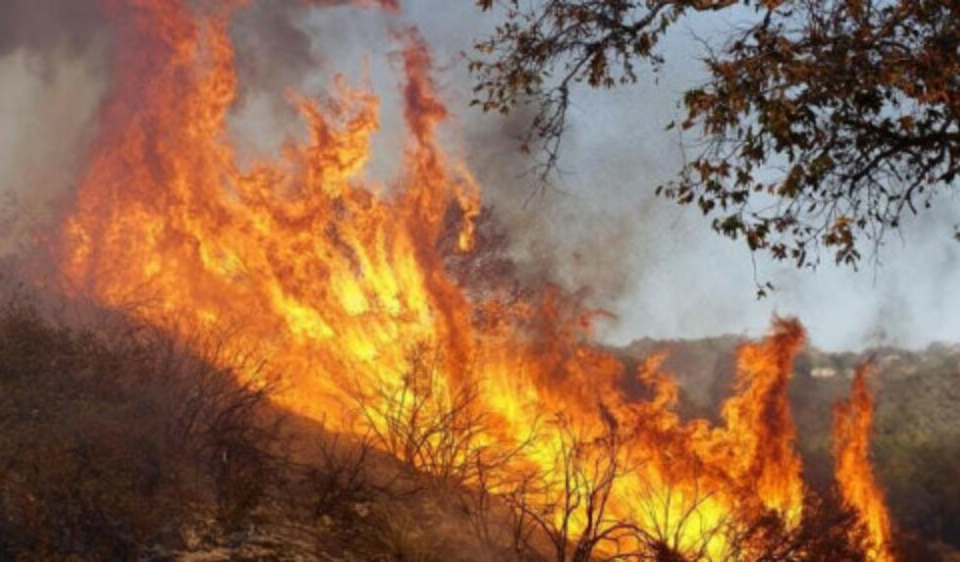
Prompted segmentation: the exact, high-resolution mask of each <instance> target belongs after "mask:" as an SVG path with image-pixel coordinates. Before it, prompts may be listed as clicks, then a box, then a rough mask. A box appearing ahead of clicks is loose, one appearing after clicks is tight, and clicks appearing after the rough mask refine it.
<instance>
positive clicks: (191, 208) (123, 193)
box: [61, 0, 875, 559]
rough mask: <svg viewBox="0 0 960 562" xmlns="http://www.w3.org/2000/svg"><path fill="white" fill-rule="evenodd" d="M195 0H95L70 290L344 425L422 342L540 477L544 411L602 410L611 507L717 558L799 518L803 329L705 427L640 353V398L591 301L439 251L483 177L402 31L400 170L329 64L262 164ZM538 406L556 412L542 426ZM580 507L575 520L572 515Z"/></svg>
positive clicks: (296, 407) (366, 111)
mask: <svg viewBox="0 0 960 562" xmlns="http://www.w3.org/2000/svg"><path fill="white" fill-rule="evenodd" d="M208 4H214V7H210V6H209V5H208V6H207V7H205V8H198V7H195V6H192V5H191V3H190V2H188V1H187V0H170V1H165V2H155V1H153V0H125V1H121V0H110V1H109V2H107V3H106V6H107V10H108V12H109V14H110V16H111V17H112V18H113V19H114V20H115V21H116V23H117V25H116V28H117V37H116V43H117V53H118V55H117V61H116V68H117V70H116V84H115V91H114V92H113V95H112V96H111V97H110V99H109V101H108V103H107V104H106V106H105V107H104V108H103V111H102V116H101V122H100V136H99V139H98V141H97V143H96V145H95V149H94V151H93V155H92V159H91V162H90V164H89V167H88V170H87V172H86V175H85V177H84V178H83V180H82V183H81V186H80V188H79V191H78V198H77V203H76V209H75V212H74V213H73V214H72V215H71V216H70V217H69V218H68V219H67V221H66V222H65V224H64V228H63V232H62V239H63V248H64V254H63V257H62V259H61V265H62V270H63V273H64V278H65V280H66V283H67V284H68V286H69V287H71V290H73V291H77V292H90V293H91V294H92V295H94V296H95V297H96V298H97V299H98V300H100V301H101V302H104V303H106V304H108V305H111V306H116V307H130V306H131V305H134V306H132V307H131V308H130V309H131V310H133V311H134V313H135V314H137V315H139V316H140V317H142V318H143V319H145V320H147V321H150V322H154V323H157V324H161V325H164V326H166V327H169V328H170V329H172V330H174V331H176V332H178V333H180V334H182V335H183V336H184V337H190V336H191V334H194V333H195V332H196V331H198V330H204V329H209V328H210V327H216V328H218V329H223V330H226V331H228V332H229V333H230V334H231V335H232V339H231V340H230V341H231V342H232V343H233V345H235V346H236V347H237V348H238V349H245V348H247V347H249V346H255V347H256V348H257V349H258V350H259V351H260V352H261V353H263V354H264V356H265V357H267V359H268V361H269V363H270V365H271V366H272V368H273V369H274V370H277V371H279V372H280V373H282V375H283V377H284V381H285V385H284V390H283V392H282V395H281V396H280V397H279V399H280V401H281V402H282V403H283V404H284V405H286V406H287V407H289V408H290V409H291V410H293V411H295V412H297V413H299V414H302V415H306V416H310V417H313V418H318V419H319V418H326V419H327V420H328V421H332V422H334V423H340V425H339V426H338V427H335V429H339V430H341V431H350V430H351V429H352V426H351V425H350V422H348V421H346V419H345V420H344V421H341V422H338V419H339V418H337V417H336V416H329V415H328V414H331V413H336V412H338V411H340V410H342V409H343V408H344V407H345V405H347V404H349V403H350V401H351V400H354V399H356V397H357V396H361V397H367V398H366V399H368V400H377V396H378V392H379V391H381V390H382V389H390V388H397V387H400V386H402V385H404V384H406V383H407V381H408V380H409V377H410V375H411V353H413V352H414V350H418V349H419V350H422V349H430V350H436V352H435V353H434V354H433V357H434V359H432V362H433V363H432V367H431V369H432V371H431V372H433V371H435V373H436V375H437V385H438V386H437V388H435V389H433V391H434V392H440V393H446V394H447V395H449V396H453V395H455V394H456V393H457V392H458V391H459V389H463V388H466V387H470V388H476V389H477V397H476V398H477V402H476V404H475V405H473V406H471V407H472V408H476V409H477V410H479V411H482V413H483V415H484V416H486V418H487V419H488V420H490V421H489V423H487V424H485V425H484V428H485V429H484V434H483V435H481V436H480V439H481V440H482V441H483V443H484V446H485V447H487V448H490V449H494V450H496V449H497V448H501V449H503V450H511V448H512V447H515V446H516V445H517V444H518V443H524V442H528V441H531V436H532V435H534V434H536V435H537V437H536V439H533V440H532V441H531V443H530V445H529V446H528V447H526V448H524V449H523V452H522V454H521V455H520V457H521V458H520V459H518V460H517V462H516V463H513V464H512V465H511V468H510V470H515V471H517V472H520V471H522V470H526V469H529V468H531V467H532V468H534V469H536V470H537V471H539V473H540V474H542V475H545V476H544V478H545V479H549V478H550V475H556V474H557V473H558V471H560V470H562V467H560V466H559V465H558V462H559V461H558V459H561V458H562V457H563V455H564V454H565V451H567V449H566V448H565V447H566V444H565V442H564V439H563V435H564V433H563V431H560V430H557V427H558V423H554V422H556V421H557V420H562V423H561V424H559V425H562V427H563V428H564V431H568V432H569V433H570V434H574V435H578V436H582V437H583V439H584V440H585V441H586V442H592V443H598V442H600V441H599V437H598V436H601V435H604V434H605V433H610V432H611V429H612V428H615V433H616V435H617V437H616V440H617V448H616V451H615V452H614V453H613V455H612V456H610V457H608V458H607V461H608V462H612V463H614V464H615V465H616V466H619V467H629V469H628V470H624V472H623V474H621V475H619V477H618V478H617V479H616V481H615V482H613V483H612V485H611V487H610V489H609V490H608V492H609V497H610V500H609V506H608V513H609V514H610V515H609V516H610V517H615V518H617V520H623V521H630V522H633V524H634V525H635V526H637V527H639V528H641V529H643V530H644V532H645V536H648V537H654V538H655V539H656V540H655V542H656V541H659V542H660V543H663V544H664V545H665V546H666V547H669V548H670V549H672V550H673V551H676V552H678V553H684V552H691V553H693V552H695V553H700V554H701V556H703V557H707V558H715V559H720V558H723V557H724V556H725V555H726V553H727V549H728V542H729V541H728V533H727V532H726V531H725V529H732V528H734V527H735V522H736V521H737V520H738V519H740V518H743V517H745V514H751V513H759V512H761V511H764V510H773V511H775V512H777V513H779V514H780V515H781V516H782V517H783V518H784V520H785V521H786V522H787V523H788V525H796V524H797V523H798V521H799V518H800V514H801V510H802V502H803V495H804V487H803V483H802V481H801V478H800V468H801V467H800V461H799V458H798V456H797V454H796V452H795V448H794V441H795V433H796V431H795V428H794V426H793V421H792V418H791V416H790V412H789V407H788V404H787V398H786V390H787V383H788V381H789V378H790V374H791V370H792V360H793V356H794V354H795V353H796V351H797V350H798V349H799V347H800V346H801V345H802V343H803V340H804V335H803V331H802V329H801V328H800V326H799V324H797V323H796V322H791V321H778V322H777V323H776V325H775V327H774V331H773V333H772V335H771V336H770V337H769V338H768V339H766V340H764V341H763V342H760V343H757V344H749V345H746V346H744V347H743V348H742V349H741V351H740V356H739V362H738V371H739V373H738V380H737V387H736V388H737V394H736V396H735V397H733V398H732V399H731V400H730V401H729V402H728V403H727V404H726V405H725V406H724V408H723V419H724V422H725V423H724V424H723V425H722V426H719V427H711V426H709V425H708V424H707V423H706V422H705V421H700V420H698V421H692V422H683V421H681V420H680V418H679V417H678V415H677V414H676V413H675V412H674V410H673V406H674V403H675V401H676V397H677V393H678V389H677V387H676V386H675V384H674V383H673V381H672V380H671V379H670V378H669V377H668V376H667V375H665V374H664V373H662V372H661V371H660V369H659V368H658V367H659V366H658V362H657V361H656V360H651V361H650V362H648V364H647V365H645V366H644V368H642V369H641V370H640V372H639V373H638V376H639V377H640V378H641V379H642V380H643V382H645V383H646V384H647V385H648V386H650V387H651V388H653V389H654V391H655V392H654V396H653V397H652V398H651V399H649V400H647V401H632V400H630V399H629V398H628V397H627V396H626V394H625V393H624V391H623V384H622V383H623V380H622V379H623V377H624V376H625V373H624V368H623V366H622V364H621V363H620V362H619V361H617V360H616V359H614V358H613V357H611V356H608V355H606V354H604V353H601V352H599V351H597V349H596V347H595V346H592V345H590V321H589V316H590V315H589V314H588V313H585V312H583V311H580V310H579V309H578V307H577V304H576V302H575V300H573V299H570V298H567V297H566V295H565V294H564V293H563V292H562V291H560V290H559V289H547V288H545V289H543V290H542V291H540V292H539V293H538V295H539V296H536V297H530V298H526V299H517V298H506V297H505V296H504V294H503V291H502V290H499V289H489V290H484V291H479V290H477V291H471V290H469V289H468V288H467V287H464V286H463V283H461V282H458V281H457V280H456V279H455V278H454V276H453V275H452V274H451V273H450V271H449V269H450V268H449V266H448V264H449V262H450V259H451V253H454V254H460V255H468V256H469V255H471V253H473V252H476V251H478V250H476V249H475V248H474V246H475V244H474V235H475V232H474V228H475V227H474V221H475V219H476V217H477V216H478V215H479V212H480V207H481V199H480V196H481V194H480V189H479V186H478V185H477V183H476V182H475V180H474V178H473V176H472V175H471V174H470V172H469V170H468V168H467V166H466V165H465V163H464V162H462V161H461V160H459V159H457V158H456V157H454V156H452V155H450V154H448V153H446V152H445V151H444V150H442V149H441V147H440V145H439V143H438V142H437V140H436V139H435V136H434V135H435V130H436V128H437V127H438V126H439V125H440V124H441V123H442V122H443V120H444V119H445V118H446V115H447V111H446V108H445V107H444V105H443V103H442V102H441V100H440V99H439V97H438V96H437V94H436V93H435V91H434V88H433V84H432V81H431V79H430V76H429V71H430V54H429V51H428V49H427V47H426V45H425V44H424V42H423V41H422V40H421V39H419V37H418V36H417V35H416V34H415V33H414V32H407V33H404V34H401V35H402V42H403V51H402V54H403V71H404V73H405V76H406V82H405V86H404V88H403V92H402V93H403V101H404V108H403V109H404V116H405V119H406V124H407V129H408V135H407V139H406V144H405V149H404V151H403V154H402V156H401V158H402V162H403V166H402V171H401V172H400V173H399V174H398V176H397V177H396V178H395V179H393V180H392V181H389V182H372V181H370V180H369V179H368V178H367V177H366V175H365V173H366V170H367V165H368V162H369V161H370V159H371V154H370V148H369V147H370V139H371V136H372V135H373V134H374V133H375V132H376V131H377V129H378V117H377V115H378V104H379V100H378V98H377V97H376V96H375V95H374V94H372V93H370V92H367V91H363V90H358V89H354V88H351V87H349V86H347V85H346V84H344V83H343V81H338V82H337V86H336V88H335V92H334V95H333V96H332V98H331V99H330V100H327V101H324V102H317V101H311V100H308V99H306V98H302V97H301V98H298V101H297V102H296V103H297V104H298V107H299V109H300V112H301V114H302V115H303V118H304V120H305V122H306V124H307V126H308V128H309V139H308V140H307V141H305V142H301V143H294V142H291V143H289V144H288V145H287V146H286V148H285V150H284V153H283V158H282V159H281V160H280V161H278V162H258V163H255V164H253V165H251V166H247V167H243V166H241V165H240V164H238V162H237V157H236V156H235V151H234V149H233V148H232V145H231V143H230V140H229V138H228V134H227V130H226V118H227V116H228V112H229V110H230V108H231V106H232V105H233V103H234V102H235V101H236V99H237V93H236V91H237V74H236V71H235V68H234V53H233V46H232V43H231V40H230V37H229V33H228V27H229V24H230V20H231V15H232V14H233V13H234V12H235V11H236V10H237V9H240V8H241V7H242V2H227V1H224V2H220V3H216V2H214V3H208ZM384 5H385V6H392V5H393V4H392V3H391V2H386V3H384ZM451 225H453V238H454V240H455V244H452V249H451V245H447V244H445V243H444V241H445V240H447V239H448V238H449V237H450V235H451ZM381 396H382V393H381ZM371 411H376V408H371ZM561 414H562V415H561ZM374 417H375V416H374ZM544 419H547V420H553V421H551V423H550V424H547V425H548V426H549V428H553V429H551V430H548V431H539V430H538V428H542V427H543V426H544ZM858 419H859V418H858ZM380 421H382V420H380ZM373 423H378V420H376V419H374V420H373ZM867 424H868V425H869V421H868V422H867ZM850 430H851V431H855V430H858V428H857V427H852V426H851V427H850ZM844 435H848V433H844ZM861 436H863V435H861ZM846 451H847V449H844V452H846ZM578 454H581V453H580V452H578ZM582 454H586V455H591V454H596V453H591V452H586V453H582ZM844 458H846V456H845V457H844ZM859 458H860V457H856V453H854V457H852V460H845V461H843V462H841V463H840V472H841V474H843V475H844V476H842V477H841V481H842V482H844V484H845V486H848V487H849V489H851V490H857V489H858V488H857V487H856V485H855V484H851V483H847V482H845V481H844V480H843V479H844V478H853V479H859V480H857V482H865V481H866V480H863V478H864V476H863V475H862V474H859V473H858V474H854V473H853V472H852V471H854V470H860V469H864V468H869V467H868V466H864V465H861V464H858V462H859V461H858V460H857V459H859ZM861 460H862V459H861ZM594 466H599V464H598V463H594ZM847 475H849V476H847ZM869 482H872V480H871V481H869ZM873 491H875V489H874V488H872V487H869V486H868V488H867V489H865V491H864V492H862V493H861V492H854V495H853V496H851V501H852V502H853V503H855V504H856V505H858V506H863V505H867V504H864V503H861V501H862V500H861V499H859V498H861V497H862V495H863V493H872V492H873ZM543 493H546V492H543ZM858 494H859V495H858ZM871 497H872V496H871ZM541 499H542V500H544V501H546V498H541ZM590 524H591V523H590V521H588V520H586V518H585V517H583V516H575V517H574V521H573V526H574V527H576V528H577V532H582V531H583V530H584V528H585V527H586V526H588V525H590Z"/></svg>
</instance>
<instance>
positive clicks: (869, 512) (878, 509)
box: [833, 364, 894, 561]
mask: <svg viewBox="0 0 960 562" xmlns="http://www.w3.org/2000/svg"><path fill="white" fill-rule="evenodd" d="M869 376H870V366H869V365H868V364H863V365H861V366H860V367H858V368H857V372H856V375H855V377H854V379H853V389H852V391H851V394H850V397H849V398H848V399H847V400H845V401H844V402H841V403H839V404H837V406H836V411H835V412H834V426H833V438H834V444H833V449H834V452H833V456H834V459H835V463H836V477H837V482H838V484H839V486H840V491H841V494H842V496H843V499H844V501H845V502H846V503H847V504H848V505H849V506H850V507H852V508H853V509H855V510H856V512H857V514H858V516H859V518H860V521H861V523H862V525H863V526H864V528H865V529H866V532H867V536H868V538H869V540H870V542H871V548H872V553H871V554H872V558H873V559H875V560H881V561H890V560H893V559H894V558H893V555H892V554H891V553H890V542H891V541H890V537H891V530H890V529H891V527H890V518H889V516H888V515H887V508H886V504H884V501H883V493H882V492H881V490H880V487H879V486H878V485H877V482H876V480H875V479H874V476H873V465H872V463H871V462H870V430H871V426H872V424H873V397H872V396H871V395H870V388H869V387H868V386H867V379H868V378H869Z"/></svg>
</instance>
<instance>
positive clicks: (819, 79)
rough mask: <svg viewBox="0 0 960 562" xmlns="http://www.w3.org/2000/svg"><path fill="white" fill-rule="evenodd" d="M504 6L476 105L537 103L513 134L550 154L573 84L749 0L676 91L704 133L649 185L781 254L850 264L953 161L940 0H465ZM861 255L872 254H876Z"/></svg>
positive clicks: (633, 63) (957, 15) (589, 81)
mask: <svg viewBox="0 0 960 562" xmlns="http://www.w3.org/2000/svg"><path fill="white" fill-rule="evenodd" d="M478 4H479V5H480V7H481V8H483V9H485V10H486V9H494V8H495V7H498V9H500V10H502V11H503V12H504V14H503V15H504V18H503V21H502V23H501V24H500V25H499V26H498V27H497V28H496V29H495V30H494V32H493V34H492V35H491V36H490V37H488V38H486V39H484V40H482V41H480V42H479V43H478V44H477V48H478V53H479V56H478V57H477V58H475V59H474V60H472V61H471V69H472V70H473V72H474V73H475V76H476V77H477V84H476V99H475V103H476V104H478V105H480V106H481V107H482V108H483V109H484V110H486V111H502V112H509V111H511V110H513V109H514V108H515V107H517V106H518V105H520V104H528V103H532V104H534V106H535V107H536V108H537V112H536V113H535V117H534V120H533V122H532V126H531V128H530V130H529V134H528V137H527V139H526V141H527V144H526V145H525V146H529V143H531V142H538V141H539V142H540V143H541V145H542V147H543V148H544V149H545V151H546V155H547V159H546V162H545V166H546V169H547V170H550V169H552V168H553V167H554V166H555V164H556V159H557V156H558V154H559V147H560V141H561V139H562V137H563V133H564V130H565V128H566V125H567V110H568V108H569V106H570V96H571V90H572V87H573V86H574V85H575V84H584V85H587V86H589V87H594V88H610V87H614V86H616V85H618V84H623V83H632V82H635V81H637V72H636V69H637V65H638V64H649V65H653V66H654V67H655V68H656V67H659V66H660V64H661V62H662V61H663V58H662V53H660V52H659V51H658V49H657V47H658V44H659V43H660V40H661V39H662V38H663V36H664V34H665V33H666V32H667V31H668V30H669V29H670V28H671V27H672V26H674V25H675V24H676V23H677V22H678V20H680V19H681V18H682V17H684V16H685V15H687V14H689V13H690V12H691V11H692V10H699V11H703V10H708V9H713V10H721V9H730V8H731V7H732V6H733V5H735V4H741V5H743V6H746V7H747V8H750V9H751V10H752V13H751V14H750V15H749V17H747V18H746V20H745V25H743V26H741V27H739V28H737V29H730V30H728V31H727V35H726V37H727V39H726V41H725V42H724V44H723V45H722V46H720V47H716V48H714V47H710V46H705V47H704V53H703V56H704V61H705V63H706V69H707V76H708V77H707V80H706V81H705V83H703V84H702V85H701V86H699V87H697V88H694V89H692V90H690V91H687V92H686V93H685V95H684V98H683V104H684V107H685V111H686V118H685V119H684V121H683V123H682V127H683V128H684V129H685V130H686V129H697V130H699V131H700V132H701V134H702V135H703V137H702V142H700V143H698V149H697V152H696V153H695V154H694V155H693V156H692V157H691V159H690V160H689V161H687V162H685V163H684V164H683V167H682V169H681V170H680V171H679V173H678V175H677V177H676V178H675V179H674V180H673V181H670V182H669V183H667V184H664V185H661V186H659V187H658V188H657V192H658V193H660V194H661V195H664V196H666V197H668V198H671V199H673V200H675V201H677V202H678V203H680V204H684V205H696V206H698V207H699V208H700V210H701V211H702V212H703V213H704V214H705V215H707V216H709V217H711V218H712V219H713V222H712V224H713V227H714V229H715V230H717V231H718V232H720V233H722V234H724V235H726V236H729V237H731V238H740V239H743V240H745V241H746V243H747V244H748V246H749V247H750V249H751V250H753V251H765V252H768V253H769V254H771V255H772V256H773V257H774V258H776V259H778V260H789V261H792V262H793V263H795V264H796V265H797V266H804V265H815V264H816V263H818V262H819V257H820V252H819V250H820V249H821V248H825V249H828V250H830V251H831V252H832V253H833V257H834V258H835V259H836V261H837V262H838V263H845V264H849V265H854V266H855V265H856V264H857V263H858V262H859V261H860V260H861V258H862V257H863V255H864V251H863V250H864V248H863V246H864V243H867V244H869V245H872V250H874V251H875V250H876V248H877V245H879V244H880V243H881V241H882V240H883V237H884V234H885V233H886V232H888V231H889V230H891V229H896V228H897V227H899V225H900V224H901V221H902V219H903V217H904V216H905V215H906V214H907V213H916V212H918V211H919V210H921V209H923V208H928V207H930V206H931V205H932V203H933V202H934V196H935V195H936V194H938V193H941V192H943V191H945V190H947V189H949V188H950V187H952V186H953V185H954V183H955V180H956V177H957V173H958V170H960V161H958V158H960V79H958V78H957V76H958V75H960V72H958V71H960V4H957V3H956V2H950V1H947V0H742V1H741V2H739V3H737V2H735V1H726V0H716V1H708V0H700V1H682V0H642V1H624V0H615V1H601V0H547V1H543V2H539V3H532V4H527V3H525V2H523V3H521V2H519V0H503V1H502V2H499V3H497V4H496V6H495V5H494V2H493V0H479V1H478ZM873 255H876V254H875V253H874V254H873Z"/></svg>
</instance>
